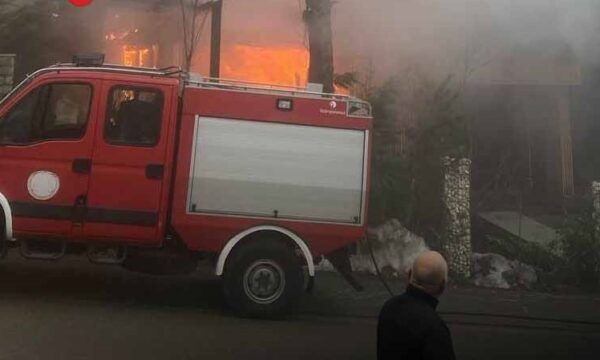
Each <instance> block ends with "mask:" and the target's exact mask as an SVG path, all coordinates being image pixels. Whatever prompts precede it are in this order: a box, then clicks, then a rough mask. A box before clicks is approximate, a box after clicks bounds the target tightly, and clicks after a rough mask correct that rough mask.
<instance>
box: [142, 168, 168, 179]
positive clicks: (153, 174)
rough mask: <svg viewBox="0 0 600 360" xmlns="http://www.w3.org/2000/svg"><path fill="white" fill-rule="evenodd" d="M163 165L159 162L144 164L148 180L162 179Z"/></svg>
mask: <svg viewBox="0 0 600 360" xmlns="http://www.w3.org/2000/svg"><path fill="white" fill-rule="evenodd" d="M164 173H165V166H164V165H161V164H149V165H148V166H146V178H148V179H150V180H162V178H163V174H164Z"/></svg>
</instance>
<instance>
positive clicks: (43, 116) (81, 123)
mask: <svg viewBox="0 0 600 360" xmlns="http://www.w3.org/2000/svg"><path fill="white" fill-rule="evenodd" d="M91 98H92V87H91V86H90V85H86V84H51V85H45V86H42V87H40V88H37V89H35V90H33V91H32V92H31V93H29V94H28V95H27V96H25V98H24V99H22V100H21V101H20V102H19V103H18V104H17V105H15V106H14V107H13V108H12V110H11V111H10V112H9V113H8V114H7V115H6V116H4V117H3V118H2V119H0V144H4V145H19V144H32V143H36V142H43V141H48V140H59V139H60V140H77V139H80V138H82V137H83V135H84V134H85V130H86V127H87V123H88V118H89V110H90V101H91Z"/></svg>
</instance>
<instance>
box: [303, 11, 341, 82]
mask: <svg viewBox="0 0 600 360" xmlns="http://www.w3.org/2000/svg"><path fill="white" fill-rule="evenodd" d="M332 6H333V3H332V0H306V11H305V12H304V21H306V25H307V28H308V43H309V49H310V66H309V69H308V81H309V82H311V83H319V84H323V91H324V92H326V93H333V92H334V87H333V40H332V31H331V8H332Z"/></svg>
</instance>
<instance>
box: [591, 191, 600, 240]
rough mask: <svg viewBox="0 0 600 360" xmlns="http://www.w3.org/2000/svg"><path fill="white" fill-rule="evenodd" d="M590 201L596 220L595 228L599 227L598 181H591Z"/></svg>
mask: <svg viewBox="0 0 600 360" xmlns="http://www.w3.org/2000/svg"><path fill="white" fill-rule="evenodd" d="M592 201H593V205H594V221H596V230H599V228H600V182H599V181H594V182H592Z"/></svg>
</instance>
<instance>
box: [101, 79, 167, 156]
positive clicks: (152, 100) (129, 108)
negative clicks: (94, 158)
mask: <svg viewBox="0 0 600 360" xmlns="http://www.w3.org/2000/svg"><path fill="white" fill-rule="evenodd" d="M163 103H164V96H163V93H162V92H161V91H159V90H154V89H145V88H135V87H114V88H113V89H112V90H111V93H110V98H109V103H108V119H107V120H106V124H105V126H104V139H105V140H106V142H108V143H109V144H114V145H129V146H155V145H156V144H158V142H159V140H160V128H161V119H162V112H163Z"/></svg>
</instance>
